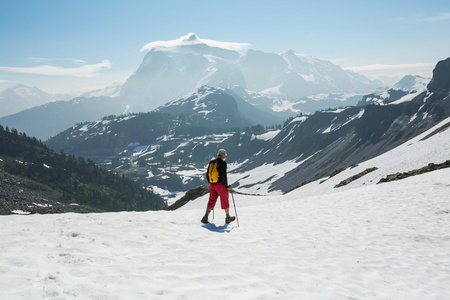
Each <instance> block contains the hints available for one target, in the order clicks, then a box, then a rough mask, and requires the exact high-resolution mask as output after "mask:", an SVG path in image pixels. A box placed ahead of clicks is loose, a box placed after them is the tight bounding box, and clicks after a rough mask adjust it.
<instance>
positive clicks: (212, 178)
mask: <svg viewBox="0 0 450 300" xmlns="http://www.w3.org/2000/svg"><path fill="white" fill-rule="evenodd" d="M206 178H207V179H208V182H209V183H217V182H219V162H218V161H217V159H214V160H212V161H210V162H209V166H208V171H207V172H206Z"/></svg>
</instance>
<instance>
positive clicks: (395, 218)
mask: <svg viewBox="0 0 450 300" xmlns="http://www.w3.org/2000/svg"><path fill="white" fill-rule="evenodd" d="M448 178H450V169H443V170H439V171H435V172H431V173H428V174H425V175H420V176H415V177H410V178H407V179H404V180H401V181H396V182H392V183H384V184H380V185H372V186H366V187H360V188H355V189H352V190H348V191H343V192H338V193H334V194H331V195H330V194H328V195H320V196H311V197H306V198H302V197H301V196H300V193H298V192H297V193H296V192H295V191H294V192H291V193H289V194H287V195H284V196H259V197H256V196H243V195H239V194H236V195H235V201H236V204H237V207H238V217H239V222H240V227H237V224H236V222H234V223H232V224H230V225H228V226H225V225H224V213H223V211H222V210H220V209H219V208H216V211H215V220H214V221H213V223H214V224H209V225H205V226H202V224H201V223H200V222H199V220H200V218H201V216H202V215H203V213H204V206H206V201H207V196H204V197H201V198H199V199H198V200H196V201H192V202H190V203H189V204H188V205H186V207H183V209H181V210H178V211H174V212H164V211H160V212H122V213H104V214H85V215H81V214H71V213H69V214H61V215H31V216H4V217H1V218H0V224H1V228H2V231H1V240H2V242H1V246H0V253H1V255H0V274H1V275H0V276H1V280H0V298H2V299H73V298H82V299H160V298H164V299H211V298H213V299H236V298H238V299H446V298H447V297H448V295H449V294H450V234H449V232H448V228H449V225H450V202H449V199H448V195H449V192H450V184H449V181H448ZM230 200H231V199H230ZM231 211H232V212H234V211H233V208H231Z"/></svg>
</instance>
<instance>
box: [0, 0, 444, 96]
mask: <svg viewBox="0 0 450 300" xmlns="http://www.w3.org/2000/svg"><path fill="white" fill-rule="evenodd" d="M189 32H194V33H196V34H197V35H198V36H199V37H200V38H202V39H209V40H217V41H224V42H236V43H249V44H251V46H250V48H252V49H257V50H262V51H265V52H275V53H281V52H286V51H288V50H289V49H292V50H294V51H295V52H297V53H302V54H309V55H313V56H316V57H318V58H320V59H327V60H331V61H332V62H334V63H336V64H338V65H340V66H342V67H344V68H350V69H352V70H355V71H358V72H360V73H362V74H365V75H368V76H379V75H386V76H402V75H405V74H418V75H425V76H431V71H432V69H433V66H434V65H435V64H436V63H437V62H438V61H439V60H442V59H445V58H447V57H449V56H450V1H448V0H446V1H440V0H427V1H415V0H409V1H403V0H400V1H395V0H390V1H384V0H378V1H320V0H317V1H300V0H299V1H287V0H276V1H275V0H273V1H267V0H259V1H243V0H241V1H234V0H227V1H214V0H208V1H203V0H201V1H194V0H191V1H175V0H164V1H152V0H147V1H142V0H139V1H131V0H129V1H116V0H108V1H104V0H96V1H88V0H77V1H75V0H72V1H69V0H66V1H62V0H58V1H56V0H53V1H50V0H39V1H32V0H0V90H3V89H4V88H6V87H9V86H11V85H14V84H17V83H23V84H26V85H31V86H37V87H39V88H41V89H43V90H45V91H47V92H67V91H86V90H90V89H94V88H99V87H104V86H106V85H108V84H110V83H112V82H115V81H119V82H123V81H125V80H126V79H127V78H128V77H129V76H130V75H131V74H132V73H133V72H134V71H135V70H136V69H137V68H138V67H139V65H140V63H141V61H142V59H143V57H144V55H145V53H142V52H140V51H139V50H140V49H141V48H142V47H143V46H144V45H146V44H148V43H150V42H153V41H167V40H175V39H177V38H179V37H181V36H184V35H186V34H188V33H189ZM35 73H38V74H35Z"/></svg>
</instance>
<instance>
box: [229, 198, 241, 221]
mask: <svg viewBox="0 0 450 300" xmlns="http://www.w3.org/2000/svg"><path fill="white" fill-rule="evenodd" d="M230 192H231V197H232V198H233V205H234V213H235V214H236V222H237V224H238V227H239V219H238V214H237V210H236V203H235V202H234V195H233V194H234V192H233V191H230Z"/></svg>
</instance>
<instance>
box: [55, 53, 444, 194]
mask: <svg viewBox="0 0 450 300" xmlns="http://www.w3.org/2000/svg"><path fill="white" fill-rule="evenodd" d="M449 62H450V58H449V59H447V60H445V61H441V62H439V63H438V64H437V66H436V68H435V71H434V74H433V79H432V80H431V81H430V82H429V84H428V85H427V86H426V87H425V89H424V90H420V89H419V91H417V90H416V88H413V86H415V85H416V84H415V83H414V84H410V86H409V87H407V86H404V87H405V88H407V91H404V93H405V94H408V93H409V92H413V94H410V95H411V96H410V97H409V98H408V97H407V98H403V99H402V101H399V100H397V101H393V102H391V103H385V104H383V105H379V103H369V104H366V105H364V106H359V107H358V106H353V107H347V108H342V109H337V110H336V109H334V110H324V111H319V112H316V113H314V114H312V115H299V116H297V117H295V118H290V119H288V120H287V121H286V122H284V126H283V128H281V127H274V128H272V129H271V130H267V129H265V128H264V127H261V126H247V127H246V128H242V127H241V128H239V129H237V130H236V129H233V126H228V125H227V126H225V124H227V123H230V125H232V124H234V122H236V124H239V125H241V126H243V125H245V122H249V121H248V120H246V119H245V116H246V114H242V113H240V110H239V109H237V110H236V108H237V107H238V105H237V101H236V100H235V98H233V97H231V96H230V95H228V94H227V91H228V90H226V89H218V88H212V87H206V86H205V87H202V88H200V89H199V90H198V91H196V92H195V93H193V94H190V95H188V96H185V97H182V98H180V99H178V100H175V101H172V102H169V103H168V104H166V105H165V106H161V107H160V108H159V109H158V110H156V111H155V112H152V113H144V114H142V113H141V114H133V115H129V116H128V117H119V118H108V119H104V120H103V121H99V122H91V123H86V124H80V125H78V126H75V127H73V128H70V129H68V130H67V131H65V132H64V133H62V134H60V135H58V136H56V137H54V138H52V139H50V140H49V141H48V144H49V145H50V146H51V147H52V148H53V149H55V150H59V149H65V150H66V151H67V152H68V153H71V154H76V155H83V156H87V157H89V158H92V159H94V160H95V161H96V162H97V163H103V164H105V165H106V166H111V167H112V168H113V169H114V170H115V171H116V172H119V173H123V174H128V175H130V176H133V177H134V178H135V180H136V181H138V182H141V183H142V184H144V185H145V186H152V187H154V188H156V187H157V188H159V189H162V190H164V189H166V190H169V191H180V190H187V189H189V188H193V187H196V186H198V185H201V184H204V182H203V179H202V178H203V173H204V167H205V165H206V164H207V162H208V161H209V159H210V158H212V157H214V156H215V152H216V151H217V149H219V148H225V149H227V151H228V152H229V154H230V157H232V159H233V162H235V165H234V166H233V167H232V168H231V169H230V170H231V174H233V175H232V176H231V177H230V178H234V181H235V182H234V185H235V186H237V187H239V188H240V189H242V190H249V191H253V192H261V193H264V192H268V191H274V190H281V191H287V190H289V189H291V188H293V187H295V186H297V185H298V184H301V183H302V182H307V181H308V180H313V179H317V178H320V177H324V176H326V175H329V174H331V173H333V172H334V171H338V170H339V169H342V168H346V167H349V166H351V165H354V164H358V163H360V162H362V161H364V160H367V159H369V158H373V157H375V156H378V155H380V154H382V153H384V152H386V151H389V150H390V149H393V148H395V147H396V146H398V145H400V144H401V143H404V142H406V141H408V140H409V139H411V138H412V137H414V136H417V135H418V134H420V133H422V132H424V131H425V130H427V129H429V128H431V127H432V126H434V125H435V124H437V123H439V122H440V121H442V120H443V119H445V118H446V117H448V116H450V102H449V101H450V96H449V90H450V81H449V80H448V79H446V78H448V77H449V75H448V74H450V64H449ZM417 80H418V81H420V80H422V79H420V78H417ZM425 81H427V80H425ZM403 82H410V83H412V81H411V80H409V79H408V78H406V80H404V81H403ZM414 82H416V81H415V80H414ZM419 86H423V85H419ZM223 103H226V107H227V108H228V109H223V110H222V111H221V114H216V110H217V109H218V107H220V105H221V104H223ZM163 112H164V114H162V113H163ZM238 112H239V113H240V116H239V117H238V119H235V117H236V116H238V115H239V113H238ZM227 120H228V122H227ZM243 122H244V123H243ZM247 124H251V123H247ZM217 125H220V126H217ZM280 165H281V167H280ZM274 166H277V168H274V169H277V170H278V171H277V172H278V173H276V174H274V173H273V172H271V167H274ZM279 170H284V173H279ZM255 187H258V188H260V189H261V190H256V188H255Z"/></svg>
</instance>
